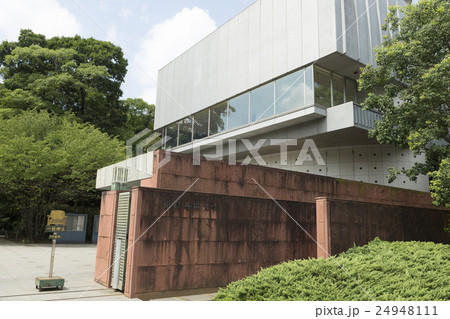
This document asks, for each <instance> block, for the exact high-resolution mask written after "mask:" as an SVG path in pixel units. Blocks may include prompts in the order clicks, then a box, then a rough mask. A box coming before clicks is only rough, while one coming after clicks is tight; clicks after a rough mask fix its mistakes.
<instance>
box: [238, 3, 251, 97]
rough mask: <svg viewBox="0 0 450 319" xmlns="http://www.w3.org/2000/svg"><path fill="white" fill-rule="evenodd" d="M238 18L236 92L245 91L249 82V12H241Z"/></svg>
mask: <svg viewBox="0 0 450 319" xmlns="http://www.w3.org/2000/svg"><path fill="white" fill-rule="evenodd" d="M238 18H239V20H238V21H239V39H238V76H237V90H238V91H244V90H245V89H247V88H248V87H247V85H248V82H249V62H250V59H249V57H250V55H249V49H250V46H249V45H250V12H249V11H248V10H246V11H244V12H242V14H240V15H239V16H238Z"/></svg>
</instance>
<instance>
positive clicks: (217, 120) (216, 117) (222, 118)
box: [209, 102, 228, 135]
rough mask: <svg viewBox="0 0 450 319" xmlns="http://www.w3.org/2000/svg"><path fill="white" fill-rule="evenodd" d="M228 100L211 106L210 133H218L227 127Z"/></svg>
mask: <svg viewBox="0 0 450 319" xmlns="http://www.w3.org/2000/svg"><path fill="white" fill-rule="evenodd" d="M227 106H228V103H227V102H222V103H220V104H217V105H215V106H213V107H211V117H210V124H209V134H210V135H213V134H217V133H220V132H223V131H225V130H226V129H227Z"/></svg>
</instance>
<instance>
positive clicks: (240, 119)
mask: <svg viewBox="0 0 450 319" xmlns="http://www.w3.org/2000/svg"><path fill="white" fill-rule="evenodd" d="M248 98H249V93H246V94H243V95H240V96H238V97H235V98H234V99H232V100H230V103H229V108H228V129H229V130H231V129H234V128H236V127H239V126H242V125H245V124H247V123H248V107H249V105H248V102H249V101H248Z"/></svg>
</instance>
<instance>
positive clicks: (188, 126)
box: [178, 117, 192, 145]
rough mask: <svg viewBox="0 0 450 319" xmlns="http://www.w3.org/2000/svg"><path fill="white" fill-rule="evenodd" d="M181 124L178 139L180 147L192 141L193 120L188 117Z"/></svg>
mask: <svg viewBox="0 0 450 319" xmlns="http://www.w3.org/2000/svg"><path fill="white" fill-rule="evenodd" d="M178 124H179V130H180V132H179V133H178V134H179V137H178V145H183V144H186V143H189V142H191V141H192V119H191V118H190V117H186V118H184V119H182V120H181V121H180V122H178Z"/></svg>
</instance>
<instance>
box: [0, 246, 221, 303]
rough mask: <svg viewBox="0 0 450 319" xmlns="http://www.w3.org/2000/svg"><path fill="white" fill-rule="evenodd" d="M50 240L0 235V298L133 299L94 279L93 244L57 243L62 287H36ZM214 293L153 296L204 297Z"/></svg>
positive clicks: (47, 260)
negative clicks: (25, 240) (41, 241)
mask: <svg viewBox="0 0 450 319" xmlns="http://www.w3.org/2000/svg"><path fill="white" fill-rule="evenodd" d="M51 248H52V247H51V244H50V243H49V244H26V245H25V244H19V243H14V242H11V241H7V240H4V239H0V301H2V300H5V301H15V300H19V301H27V300H30V301H31V300H84V301H89V300H92V301H102V300H104V301H132V300H133V301H136V300H139V299H129V298H127V297H125V296H124V295H123V294H122V293H121V292H119V291H115V290H114V289H111V288H106V287H104V286H102V285H100V284H98V283H96V282H95V281H94V267H95V256H96V249H97V246H96V245H95V244H81V245H80V244H73V245H72V244H56V252H55V264H54V268H53V275H54V276H61V277H63V278H64V279H65V284H64V289H63V290H43V291H42V292H39V291H38V290H37V289H36V287H35V283H34V280H35V277H42V276H48V271H49V266H50V254H51ZM214 295H215V294H213V293H209V294H202V295H194V296H182V297H171V298H162V299H154V301H206V300H212V298H213V297H214Z"/></svg>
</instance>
